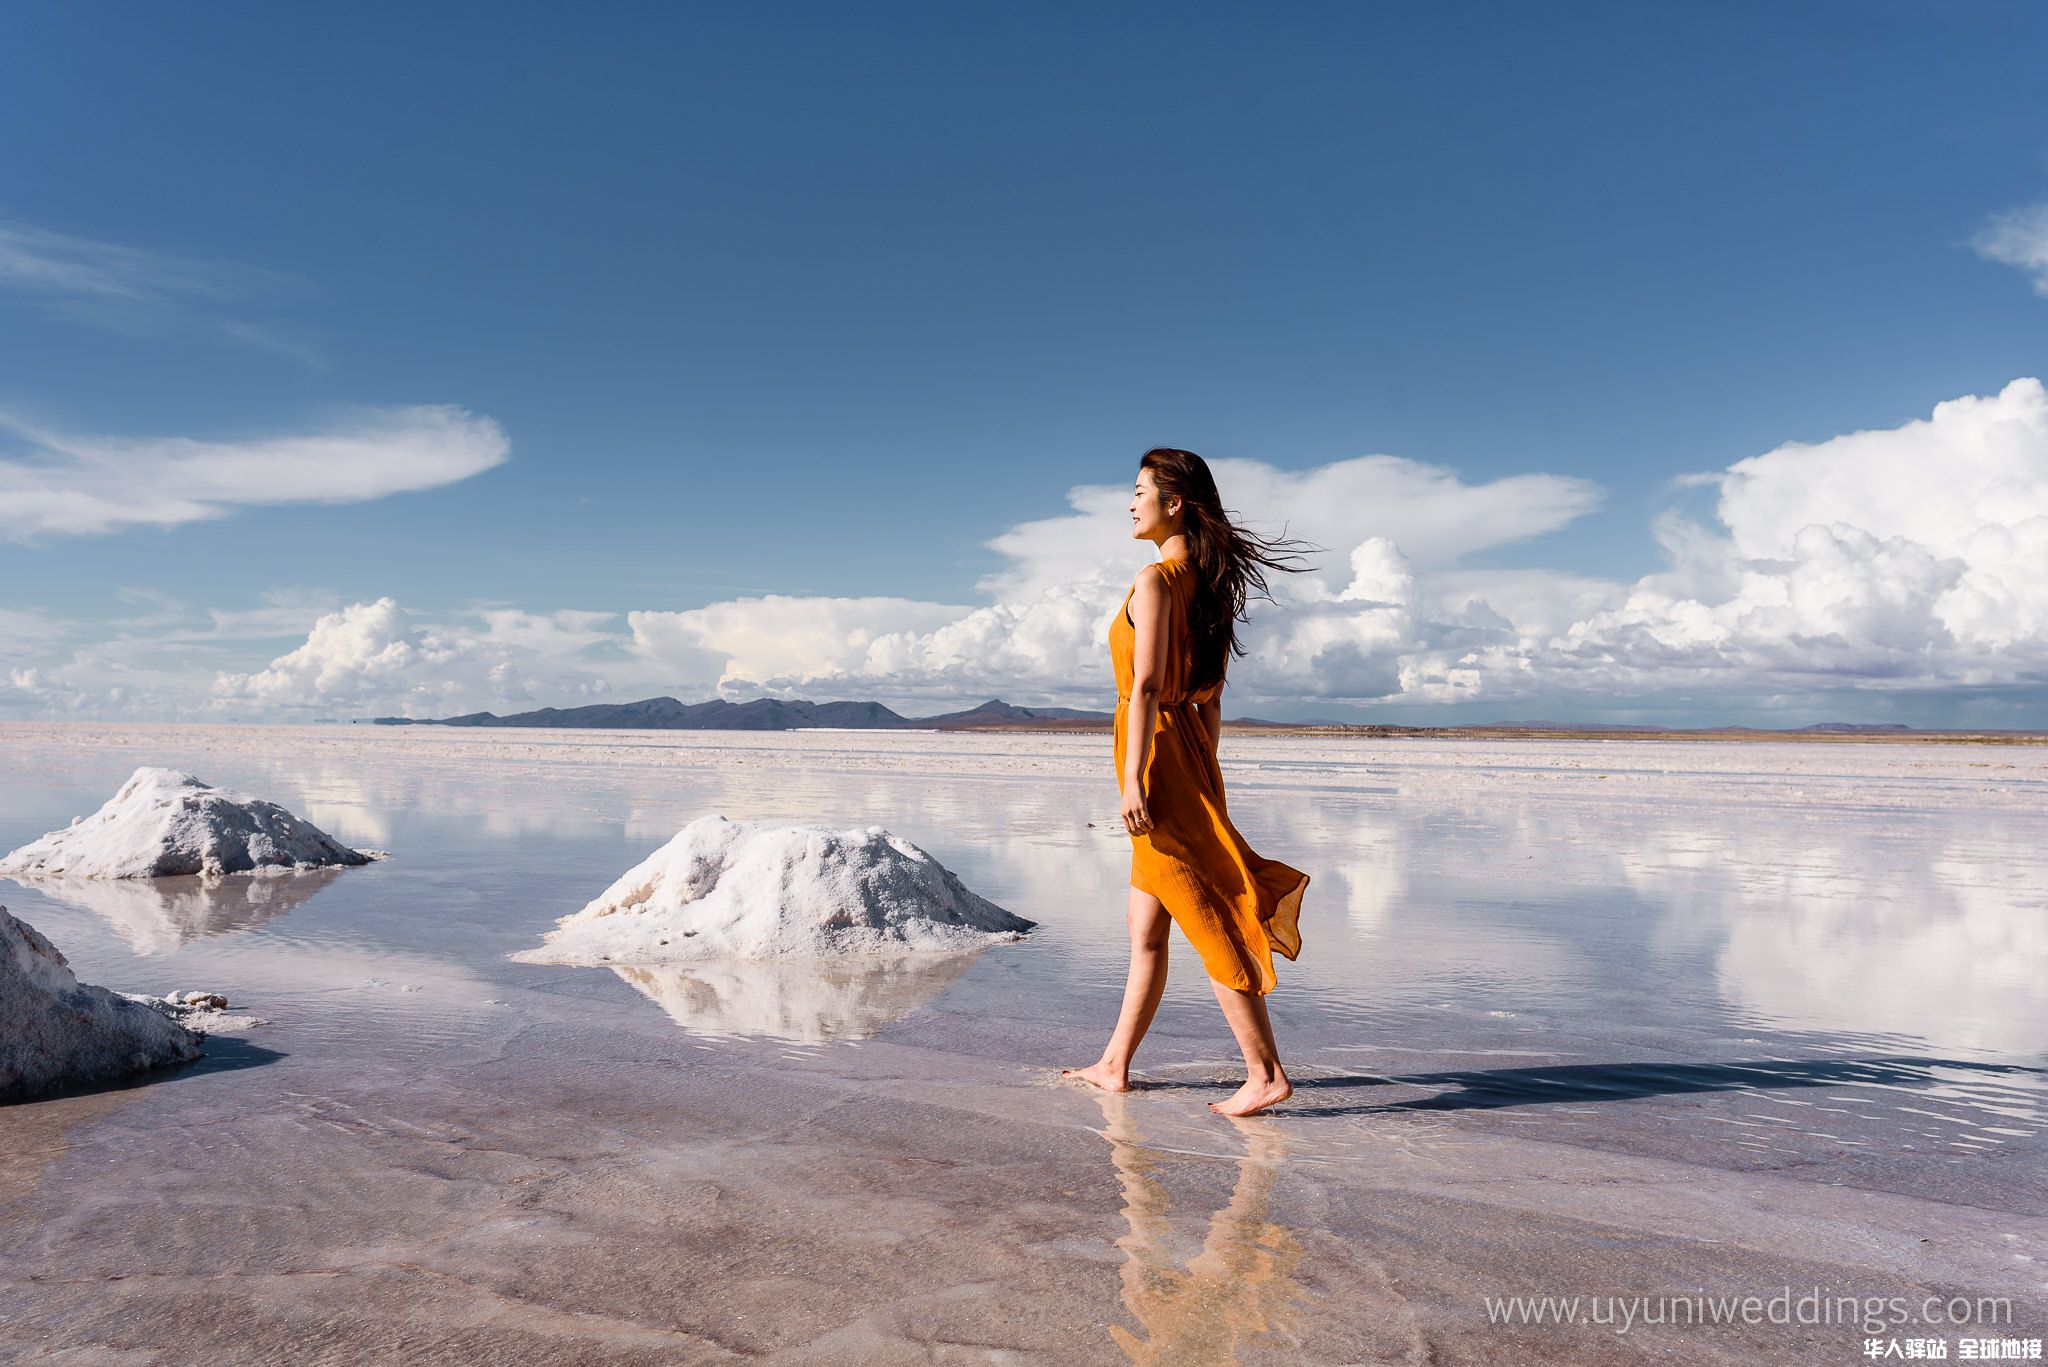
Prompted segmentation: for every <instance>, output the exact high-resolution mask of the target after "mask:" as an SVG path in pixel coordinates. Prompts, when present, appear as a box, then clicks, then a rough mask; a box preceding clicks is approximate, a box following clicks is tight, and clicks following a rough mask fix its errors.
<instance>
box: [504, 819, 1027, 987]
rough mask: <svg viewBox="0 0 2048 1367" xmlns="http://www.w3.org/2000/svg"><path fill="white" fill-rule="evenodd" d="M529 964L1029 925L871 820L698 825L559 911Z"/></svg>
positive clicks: (812, 945)
mask: <svg viewBox="0 0 2048 1367" xmlns="http://www.w3.org/2000/svg"><path fill="white" fill-rule="evenodd" d="M556 924H557V928H556V929H554V930H551V931H549V932H548V933H547V934H546V935H545V936H544V937H543V939H542V943H541V944H540V945H539V946H538V947H536V948H534V949H528V950H522V951H521V952H519V953H517V954H514V955H513V956H512V957H513V958H515V959H518V960H521V961H523V962H526V963H556V964H660V963H679V962H687V961H695V960H704V959H774V958H834V957H840V956H850V955H893V954H904V953H953V952H959V951H964V950H971V949H980V948H982V947H984V946H986V945H989V944H991V943H994V942H996V941H999V940H1014V939H1016V938H1017V937H1018V936H1020V935H1021V934H1023V932H1025V931H1027V930H1029V929H1031V927H1032V925H1033V924H1034V923H1033V922H1031V921H1027V920H1025V919H1024V918H1023V917H1021V916H1013V915H1011V914H1010V913H1009V912H1007V911H1005V910H1003V908H1001V907H999V906H997V905H996V904H995V903H993V902H991V901H989V900H988V899H986V898H984V897H980V896H977V895H976V894H975V893H972V892H970V891H968V889H967V888H966V886H965V885H964V884H962V883H961V881H960V880H959V879H958V878H957V877H955V876H954V875H953V874H952V873H951V872H950V871H949V870H947V869H946V868H945V867H944V866H943V865H941V864H940V863H939V861H938V860H936V859H934V858H932V857H931V856H930V855H929V854H926V853H925V852H924V851H923V850H921V849H919V848H918V847H917V846H915V845H913V844H911V843H910V842H909V841H907V840H905V839H903V838H902V837H900V836H896V835H892V834H890V833H889V832H888V831H886V830H884V829H883V828H882V827H880V826H868V827H866V828H855V829H852V830H833V829H831V828H829V827H825V826H791V825H781V824H777V823H773V822H765V821H728V820H727V819H726V818H724V817H722V816H706V817H700V818H698V819H697V820H695V821H692V822H691V823H690V824H689V825H687V826H685V827H683V829H682V830H681V831H679V832H677V833H676V836H675V838H674V839H673V840H671V841H669V842H668V844H666V845H664V846H662V847H661V848H660V849H659V850H656V851H655V852H654V853H653V854H652V855H649V856H648V857H647V858H646V859H645V860H643V861H641V862H640V863H639V864H637V865H635V866H634V867H633V868H632V869H630V870H628V871H627V872H626V873H625V874H624V875H623V876H622V877H621V878H620V879H619V880H618V881H617V882H615V883H613V884H612V885H611V886H610V887H608V888H606V889H605V890H604V891H603V892H602V893H600V894H599V895H598V897H597V899H596V900H595V901H593V902H591V903H590V904H589V905H588V906H586V907H584V908H583V909H582V910H581V911H579V912H576V913H575V914H574V915H571V916H564V917H563V918H562V919H561V920H560V921H559V922H557V923H556Z"/></svg>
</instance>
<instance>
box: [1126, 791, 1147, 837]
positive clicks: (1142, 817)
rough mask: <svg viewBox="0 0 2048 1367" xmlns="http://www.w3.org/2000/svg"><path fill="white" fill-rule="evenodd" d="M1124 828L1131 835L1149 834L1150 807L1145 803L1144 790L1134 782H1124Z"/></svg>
mask: <svg viewBox="0 0 2048 1367" xmlns="http://www.w3.org/2000/svg"><path fill="white" fill-rule="evenodd" d="M1124 829H1125V830H1126V831H1129V832H1130V833H1131V834H1132V835H1149V834H1151V831H1152V809H1151V808H1150V807H1148V806H1147V805H1146V804H1145V790H1144V788H1143V787H1142V786H1140V785H1139V784H1136V783H1130V782H1126V783H1125V784H1124Z"/></svg>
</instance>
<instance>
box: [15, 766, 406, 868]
mask: <svg viewBox="0 0 2048 1367" xmlns="http://www.w3.org/2000/svg"><path fill="white" fill-rule="evenodd" d="M370 858H371V856H370V855H368V854H364V853H362V852H361V851H358V850H352V849H349V848H348V847H347V846H345V845H343V844H341V843H340V842H338V841H336V840H335V839H334V838H333V837H332V836H330V835H328V834H327V833H326V832H325V831H323V830H321V829H320V828H319V827H318V826H315V825H314V824H313V823H312V822H310V821H307V820H305V819H304V818H303V817H298V816H294V815H293V814H292V813H290V812H288V811H286V810H285V809H284V808H282V807H280V806H278V805H277V804H276V803H274V802H265V801H264V800H263V799H262V798H258V797H250V796H248V795H246V794H243V793H237V792H231V791H229V790H228V789H226V788H215V787H212V786H210V785H208V784H205V783H202V782H200V781H199V780H198V779H197V778H195V777H193V776H192V775H191V774H181V773H179V772H178V771H177V770H175V769H156V768H148V767H145V768H141V769H137V770H136V771H135V773H134V774H133V775H131V776H130V777H129V779H128V781H127V782H126V783H124V784H122V785H121V790H120V791H119V792H117V793H115V794H114V796H113V797H112V798H110V799H109V800H108V801H107V804H106V805H105V806H103V807H101V808H100V809H99V810H98V811H97V812H94V813H93V814H92V815H91V816H89V817H83V818H78V819H75V820H73V821H72V823H71V825H70V826H69V827H67V828H65V829H64V830H61V831H52V832H50V833H49V834H48V835H46V836H44V837H43V838H42V839H40V840H36V841H32V842H31V843H29V844H27V845H23V846H22V847H21V848H20V849H18V850H16V851H14V853H12V854H10V855H8V856H7V857H6V858H5V859H0V874H9V875H14V876H18V877H32V878H52V877H66V878H168V877H175V876H177V875H181V874H199V875H201V876H202V877H206V878H218V877H221V876H222V875H224V874H230V873H246V872H250V871H257V870H262V871H269V870H280V871H282V870H293V869H310V868H324V867H328V866H332V865H336V864H367V863H369V862H370Z"/></svg>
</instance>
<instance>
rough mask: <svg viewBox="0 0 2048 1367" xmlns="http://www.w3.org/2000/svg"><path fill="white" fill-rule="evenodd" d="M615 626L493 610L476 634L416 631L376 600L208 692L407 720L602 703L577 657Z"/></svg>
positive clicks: (605, 687) (331, 616) (591, 618)
mask: <svg viewBox="0 0 2048 1367" xmlns="http://www.w3.org/2000/svg"><path fill="white" fill-rule="evenodd" d="M616 618H617V614H616V613H608V612H578V611H565V612H558V613H531V612H523V611H520V610H519V609H516V608H507V609H491V610H487V611H485V612H484V613H483V614H482V621H483V626H482V628H481V629H480V630H462V629H459V628H445V627H431V626H426V625H422V624H420V623H418V622H416V621H415V620H414V618H413V616H412V615H411V614H410V613H408V612H407V611H406V610H405V609H404V608H402V607H400V606H399V605H398V603H397V602H396V601H395V600H394V599H391V598H379V599H378V600H376V601H375V602H372V603H352V604H350V605H349V606H347V607H345V608H343V609H341V610H340V611H339V612H330V613H327V614H325V615H323V616H322V617H321V618H320V619H319V620H318V621H316V622H315V623H314V624H313V629H312V630H311V631H310V632H309V633H307V636H306V640H305V643H304V644H303V645H300V646H299V647H298V648H296V649H294V650H292V651H290V652H288V653H286V654H284V655H280V656H278V657H277V658H276V659H275V660H272V661H271V662H270V665H269V667H267V668H265V669H261V670H258V671H256V672H254V673H247V674H238V673H231V672H224V673H222V674H221V675H220V676H219V677H218V678H217V679H216V680H215V681H214V687H213V692H214V696H215V697H216V699H218V700H220V701H223V702H247V703H254V704H256V705H257V706H259V707H261V708H264V709H268V710H282V711H289V710H294V709H305V708H311V709H320V710H326V709H332V708H336V707H342V708H347V707H357V708H367V709H370V710H384V709H389V710H392V711H395V712H397V713H398V714H400V715H405V716H439V715H443V714H444V713H445V712H446V711H449V710H458V711H466V710H473V708H475V707H476V706H479V705H481V704H482V703H486V702H500V703H527V704H536V700H537V699H538V698H540V697H542V696H543V695H545V696H546V698H547V699H548V700H549V701H559V700H563V699H582V700H589V699H592V698H600V697H603V696H605V695H606V694H607V693H609V692H610V684H609V683H608V682H607V681H606V680H605V679H604V678H603V677H601V676H600V675H598V674H596V673H594V672H591V671H590V670H588V669H579V668H577V667H576V666H575V664H574V658H575V657H576V655H577V654H578V653H579V652H581V651H584V650H586V649H588V648H589V647H591V646H594V645H598V644H601V643H606V642H610V641H612V640H613V635H612V634H611V633H609V632H607V631H605V630H604V627H605V625H606V624H607V623H610V622H613V621H615V620H616ZM536 705H537V704H536Z"/></svg>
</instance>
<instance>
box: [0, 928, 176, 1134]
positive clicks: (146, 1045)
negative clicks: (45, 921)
mask: <svg viewBox="0 0 2048 1367" xmlns="http://www.w3.org/2000/svg"><path fill="white" fill-rule="evenodd" d="M199 1042H200V1037H199V1036H198V1035H197V1034H195V1033H193V1032H192V1031H190V1030H187V1029H186V1028H185V1027H184V1026H182V1025H180V1024H178V1023H177V1022H175V1021H172V1020H168V1019H166V1018H165V1017H164V1016H163V1015H161V1014H159V1013H158V1012H156V1011H152V1010H150V1009H149V1008H148V1007H147V1006H145V1005H142V1004H140V1003H137V1002H135V1001H132V1000H130V999H129V998H127V997H125V996H123V995H122V994H121V993H118V992H110V991H108V990H107V989H106V988H104V987H91V986H88V985H86V984H84V983H81V982H79V981H78V976H77V975H76V974H74V973H73V972H72V971H71V966H70V964H68V963H66V962H65V960H64V956H63V955H62V954H60V953H59V952H58V951H57V947H56V946H55V945H53V944H51V943H50V942H49V941H48V940H46V939H44V938H43V937H42V935H41V934H39V933H38V932H37V930H36V928H35V927H34V926H32V925H30V924H28V923H27V922H26V921H19V920H16V919H15V918H14V917H12V916H10V915H8V913H7V908H5V907H0V1101H18V1100H20V1099H22V1098H24V1097H31V1096H35V1095H38V1094H39V1093H42V1092H47V1091H52V1090H55V1089H57V1088H61V1087H75V1086H83V1085H87V1084H91V1083H101V1082H113V1081H116V1080H118V1079H121V1078H124V1077H127V1076H129V1075H131V1074H134V1073H139V1072H142V1071H144V1070H146V1069H150V1068H161V1067H165V1066H168V1065H170V1064H175V1063H186V1062H189V1061H190V1060H192V1059H195V1058H197V1057H199Z"/></svg>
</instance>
